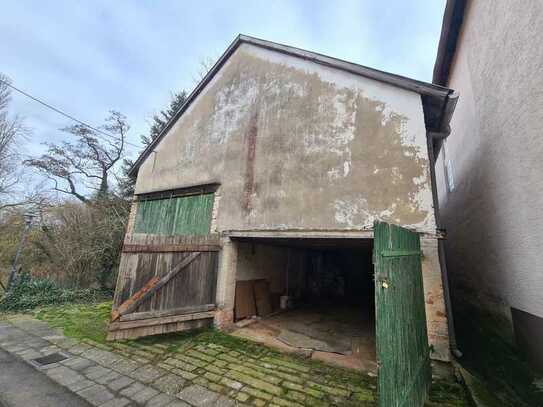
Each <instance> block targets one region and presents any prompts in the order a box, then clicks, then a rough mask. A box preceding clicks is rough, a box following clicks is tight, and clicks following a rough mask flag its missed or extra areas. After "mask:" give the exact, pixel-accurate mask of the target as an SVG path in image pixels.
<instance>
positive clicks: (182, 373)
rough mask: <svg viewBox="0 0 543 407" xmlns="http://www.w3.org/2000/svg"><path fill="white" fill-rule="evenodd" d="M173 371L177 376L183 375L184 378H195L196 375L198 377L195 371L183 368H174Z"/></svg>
mask: <svg viewBox="0 0 543 407" xmlns="http://www.w3.org/2000/svg"><path fill="white" fill-rule="evenodd" d="M171 372H172V373H173V374H175V375H177V376H181V377H182V378H183V379H186V380H194V379H195V378H196V377H198V375H196V374H194V373H190V372H185V371H184V370H181V369H172V371H171Z"/></svg>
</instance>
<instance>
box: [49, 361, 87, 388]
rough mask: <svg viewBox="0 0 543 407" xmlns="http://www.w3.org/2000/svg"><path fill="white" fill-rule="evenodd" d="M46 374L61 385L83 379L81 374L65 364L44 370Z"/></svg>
mask: <svg viewBox="0 0 543 407" xmlns="http://www.w3.org/2000/svg"><path fill="white" fill-rule="evenodd" d="M45 373H46V374H47V376H49V377H50V378H51V379H53V380H54V381H56V382H59V383H60V384H62V385H68V384H71V383H75V382H77V381H79V380H82V379H83V376H81V375H80V374H78V373H77V372H76V371H74V370H72V369H69V368H67V367H66V366H58V367H55V368H53V369H49V370H47V371H46V372H45Z"/></svg>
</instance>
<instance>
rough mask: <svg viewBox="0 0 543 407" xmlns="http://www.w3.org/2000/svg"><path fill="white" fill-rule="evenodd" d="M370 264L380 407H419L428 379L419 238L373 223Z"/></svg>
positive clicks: (383, 224) (429, 382) (429, 376)
mask: <svg viewBox="0 0 543 407" xmlns="http://www.w3.org/2000/svg"><path fill="white" fill-rule="evenodd" d="M374 263H375V317H376V331H377V338H376V339H377V360H378V365H379V406H380V407H396V406H403V407H418V406H422V405H423V404H424V402H425V400H426V396H427V393H428V388H429V386H430V384H431V379H432V378H431V370H430V358H429V347H428V336H427V334H426V313H425V310H424V292H423V287H422V270H421V251H420V239H419V235H418V234H416V233H413V232H410V231H408V230H406V229H403V228H401V227H399V226H395V225H389V224H387V223H381V222H377V223H375V225H374Z"/></svg>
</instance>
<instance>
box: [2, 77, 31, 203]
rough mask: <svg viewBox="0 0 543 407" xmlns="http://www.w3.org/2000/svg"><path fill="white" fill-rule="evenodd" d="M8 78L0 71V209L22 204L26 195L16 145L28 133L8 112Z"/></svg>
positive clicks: (26, 199)
mask: <svg viewBox="0 0 543 407" xmlns="http://www.w3.org/2000/svg"><path fill="white" fill-rule="evenodd" d="M9 83H10V80H9V78H8V77H7V76H5V75H3V74H1V73H0V210H2V209H4V208H7V207H14V206H20V205H24V204H25V203H27V201H28V197H22V196H21V195H22V193H21V191H20V190H19V189H18V188H17V187H19V186H20V181H21V177H22V168H21V166H20V165H19V163H20V154H19V151H18V149H17V146H18V145H19V144H20V142H21V141H22V140H24V139H25V137H26V136H27V135H28V133H29V130H28V128H26V127H25V125H24V120H23V118H22V117H21V116H18V115H13V114H10V112H9V104H10V102H11V89H10V87H9Z"/></svg>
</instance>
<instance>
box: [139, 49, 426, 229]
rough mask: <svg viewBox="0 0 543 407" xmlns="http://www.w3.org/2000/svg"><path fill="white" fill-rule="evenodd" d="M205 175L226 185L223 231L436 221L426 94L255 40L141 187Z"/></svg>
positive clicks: (142, 177)
mask: <svg viewBox="0 0 543 407" xmlns="http://www.w3.org/2000/svg"><path fill="white" fill-rule="evenodd" d="M253 119H254V122H253V121H252V120H253ZM252 126H253V127H255V128H257V131H258V135H257V136H256V137H255V140H256V141H255V143H256V148H255V156H254V159H253V160H252V162H253V165H254V168H253V169H252V171H253V173H252V174H250V171H249V170H248V165H249V164H250V163H249V161H250V160H249V159H248V155H247V149H248V141H247V139H248V133H250V132H251V128H252ZM255 131H256V130H255ZM392 133H394V134H392ZM381 135H382V137H381ZM394 135H397V137H398V142H396V141H391V142H388V144H387V142H385V139H386V138H387V137H393V136H394ZM377 143H382V144H377ZM398 145H399V146H400V148H401V149H402V151H403V153H402V154H400V155H398V154H397V150H395V149H397V147H398ZM372 148H373V150H372ZM414 162H416V163H417V164H416V165H415V168H420V169H421V172H420V173H419V174H418V175H417V176H416V177H415V178H413V177H411V176H410V172H409V171H411V170H412V166H411V167H410V164H413V163H414ZM405 164H407V166H406V165H405ZM410 168H411V169H410ZM384 174H389V175H386V176H385V175H384ZM251 177H252V178H251ZM209 182H219V183H221V207H220V210H219V212H218V214H217V219H216V227H217V230H218V231H224V230H254V229H268V230H269V229H283V230H285V229H312V230H319V229H320V230H336V229H354V230H359V229H370V228H371V227H372V224H373V221H374V220H376V219H380V220H385V221H389V222H393V223H397V224H401V225H404V226H407V227H410V228H413V229H417V230H420V231H424V232H433V231H434V230H435V220H434V211H433V204H432V194H431V184H430V178H429V170H428V152H427V144H426V131H425V126H424V116H423V111H422V103H421V99H420V96H419V95H418V94H416V93H414V92H410V91H406V90H402V89H399V88H396V87H393V86H391V85H387V84H383V83H380V82H377V81H373V80H370V79H366V78H363V77H360V76H357V75H354V74H349V73H346V72H342V71H339V70H337V69H333V68H327V67H324V66H321V65H318V64H315V63H313V62H310V61H306V60H302V59H299V58H296V57H292V56H287V55H284V54H281V53H277V52H274V51H270V50H265V49H262V48H259V47H256V46H253V45H248V44H243V45H242V46H240V48H238V50H237V51H236V52H235V53H234V55H232V56H231V58H230V59H229V60H228V61H227V62H226V64H225V65H224V66H223V68H222V69H221V71H220V72H219V73H218V74H217V75H216V76H215V78H214V79H213V80H212V81H211V82H210V83H209V84H208V85H207V86H206V88H205V89H204V91H203V92H202V94H201V95H200V96H199V97H198V99H197V100H196V101H195V102H194V103H193V104H192V105H191V107H189V109H188V110H187V111H186V112H185V113H184V114H183V116H182V117H181V118H180V119H179V120H178V122H177V123H176V124H175V125H174V126H173V128H172V129H171V130H170V132H169V133H168V134H167V135H166V137H165V138H164V139H163V140H162V141H161V143H159V145H158V146H157V147H156V149H155V151H154V152H153V153H151V155H150V156H149V157H148V158H147V159H146V160H145V162H144V163H143V164H142V166H141V167H140V170H139V175H138V180H137V185H136V192H137V193H144V192H152V191H159V190H165V189H172V188H180V187H184V186H189V185H195V184H203V183H209Z"/></svg>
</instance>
